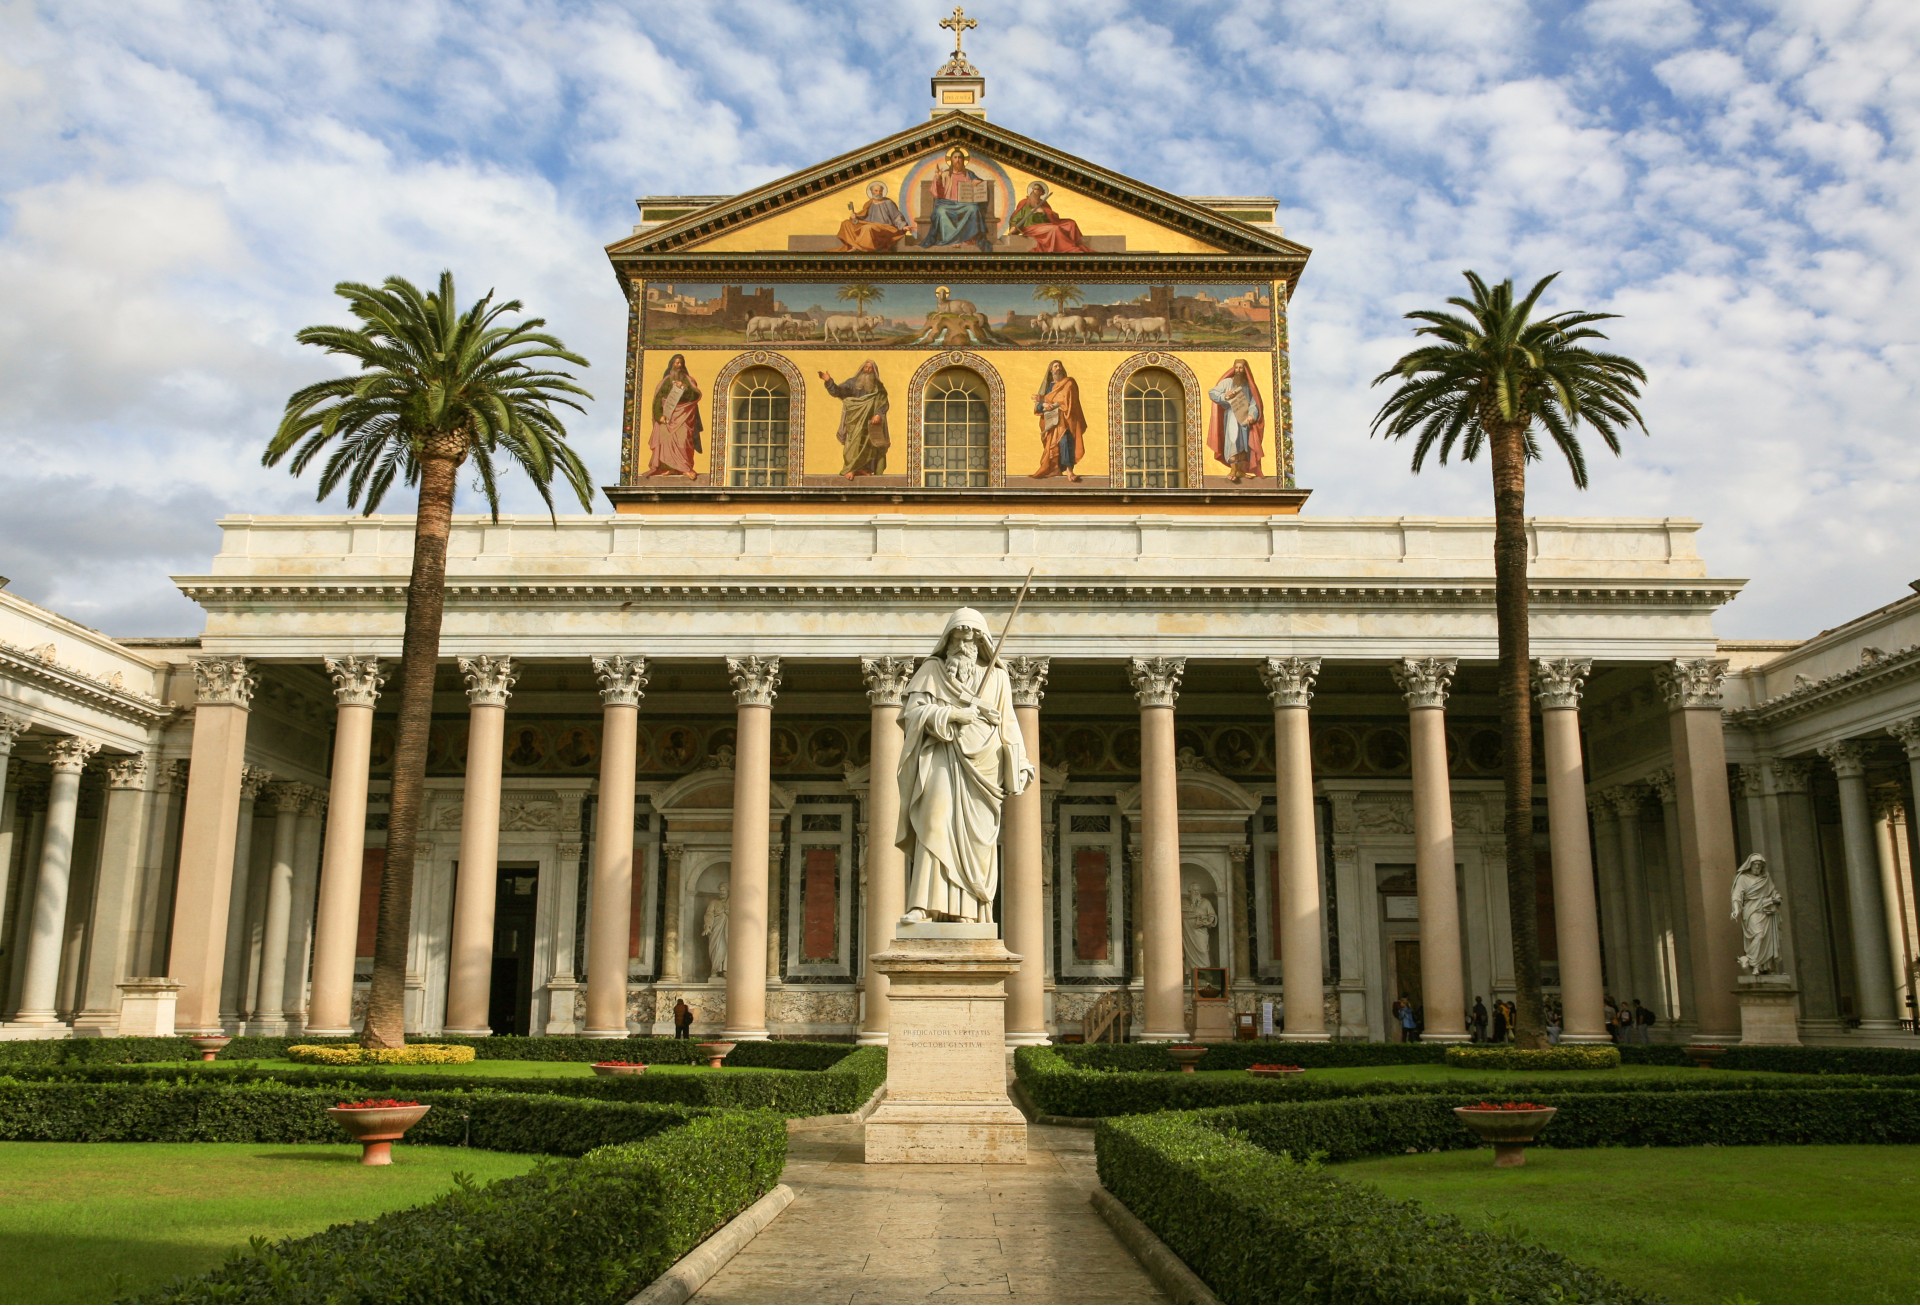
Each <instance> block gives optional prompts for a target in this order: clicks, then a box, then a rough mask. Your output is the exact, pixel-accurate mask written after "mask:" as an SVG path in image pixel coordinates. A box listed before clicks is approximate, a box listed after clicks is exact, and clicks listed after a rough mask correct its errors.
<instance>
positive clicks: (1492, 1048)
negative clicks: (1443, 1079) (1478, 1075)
mask: <svg viewBox="0 0 1920 1306" xmlns="http://www.w3.org/2000/svg"><path fill="white" fill-rule="evenodd" d="M1446 1064H1448V1065H1450V1066H1458V1067H1460V1068H1461V1069H1463V1070H1612V1069H1613V1068H1614V1067H1616V1066H1618V1065H1619V1064H1620V1049H1619V1048H1617V1047H1615V1046H1613V1044H1611V1043H1605V1044H1592V1045H1589V1044H1581V1043H1562V1044H1560V1045H1559V1046H1557V1047H1545V1048H1522V1047H1513V1046H1511V1045H1510V1044H1506V1043H1489V1044H1482V1045H1474V1044H1469V1043H1455V1044H1453V1045H1452V1046H1451V1047H1449V1048H1448V1049H1447V1058H1446Z"/></svg>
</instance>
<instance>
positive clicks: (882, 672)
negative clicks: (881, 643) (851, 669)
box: [860, 654, 918, 707]
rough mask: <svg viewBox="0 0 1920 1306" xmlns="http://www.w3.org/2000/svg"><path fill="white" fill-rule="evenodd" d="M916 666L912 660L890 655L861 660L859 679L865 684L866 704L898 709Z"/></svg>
mask: <svg viewBox="0 0 1920 1306" xmlns="http://www.w3.org/2000/svg"><path fill="white" fill-rule="evenodd" d="M917 665H918V663H917V662H916V661H915V660H914V659H913V658H910V657H895V656H893V655H892V654H882V655H881V656H879V657H871V658H861V659H860V677H861V679H863V680H865V681H866V682H867V702H869V703H871V704H873V706H875V707H899V706H900V703H901V700H903V699H904V698H905V697H906V696H907V682H908V681H909V680H912V679H913V672H914V668H915V667H916V666H917Z"/></svg>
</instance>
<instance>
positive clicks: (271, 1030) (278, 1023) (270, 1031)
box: [242, 1020, 287, 1038]
mask: <svg viewBox="0 0 1920 1306" xmlns="http://www.w3.org/2000/svg"><path fill="white" fill-rule="evenodd" d="M242 1032H243V1033H247V1034H253V1035H257V1036H258V1037H260V1038H285V1037H286V1035H287V1022H286V1021H284V1020H250V1021H248V1022H247V1024H246V1028H245V1029H244V1030H243V1031H242Z"/></svg>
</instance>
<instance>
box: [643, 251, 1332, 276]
mask: <svg viewBox="0 0 1920 1306" xmlns="http://www.w3.org/2000/svg"><path fill="white" fill-rule="evenodd" d="M615 261H616V263H617V265H618V266H619V268H620V270H621V271H622V272H623V273H626V274H628V275H629V276H631V277H633V278H636V279H638V280H643V281H650V280H661V279H667V278H671V279H673V280H679V281H692V280H700V279H706V278H716V279H725V278H732V277H743V278H754V277H766V278H768V279H770V280H772V281H776V282H777V281H779V280H780V279H782V278H789V279H796V280H807V281H821V280H826V281H835V280H847V279H851V278H853V277H860V278H862V279H864V280H887V281H898V280H909V281H925V280H927V279H929V278H934V279H939V280H955V281H967V282H983V281H1008V282H1016V281H1017V282H1030V281H1034V280H1036V279H1050V280H1059V279H1060V278H1062V277H1071V278H1072V280H1074V281H1075V282H1076V283H1081V282H1084V283H1086V284H1089V285H1093V284H1098V283H1100V282H1102V281H1112V282H1115V283H1116V284H1126V283H1130V282H1132V281H1137V280H1139V279H1141V278H1143V277H1144V278H1149V279H1165V280H1182V281H1184V280H1196V279H1207V280H1217V279H1223V278H1224V279H1230V280H1236V281H1238V280H1252V281H1288V282H1290V281H1292V280H1293V279H1294V278H1296V277H1297V276H1298V275H1299V272H1300V267H1301V265H1302V264H1303V263H1304V262H1305V261H1306V260H1305V259H1303V258H1298V257H1293V256H1288V255H1249V254H1238V253H1233V254H1152V253H1144V252H1142V253H1133V254H1085V255H1078V256H1075V255H1071V254H992V255H985V254H933V253H927V254H911V253H909V254H889V255H887V257H886V260H885V262H884V264H881V263H879V262H876V260H875V259H874V258H872V257H870V256H868V257H862V256H856V255H851V254H813V253H805V252H793V253H784V252H779V251H775V252H766V251H754V252H748V251H744V250H742V251H736V252H724V253H723V252H715V253H711V254H701V253H659V254H655V253H647V254H623V255H620V256H619V257H618V258H617V259H616V260H615Z"/></svg>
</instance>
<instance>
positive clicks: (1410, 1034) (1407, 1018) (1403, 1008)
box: [1396, 998, 1416, 1043]
mask: <svg viewBox="0 0 1920 1306" xmlns="http://www.w3.org/2000/svg"><path fill="white" fill-rule="evenodd" d="M1396 1005H1397V1007H1398V1008H1399V1013H1400V1041H1401V1042H1402V1043H1412V1042H1414V1041H1416V1040H1415V1037H1414V1025H1415V1023H1416V1022H1415V1020H1414V1015H1413V1004H1412V1003H1411V1002H1408V1001H1407V1000H1406V999H1405V998H1401V999H1400V1001H1399V1002H1398V1003H1397V1004H1396Z"/></svg>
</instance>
